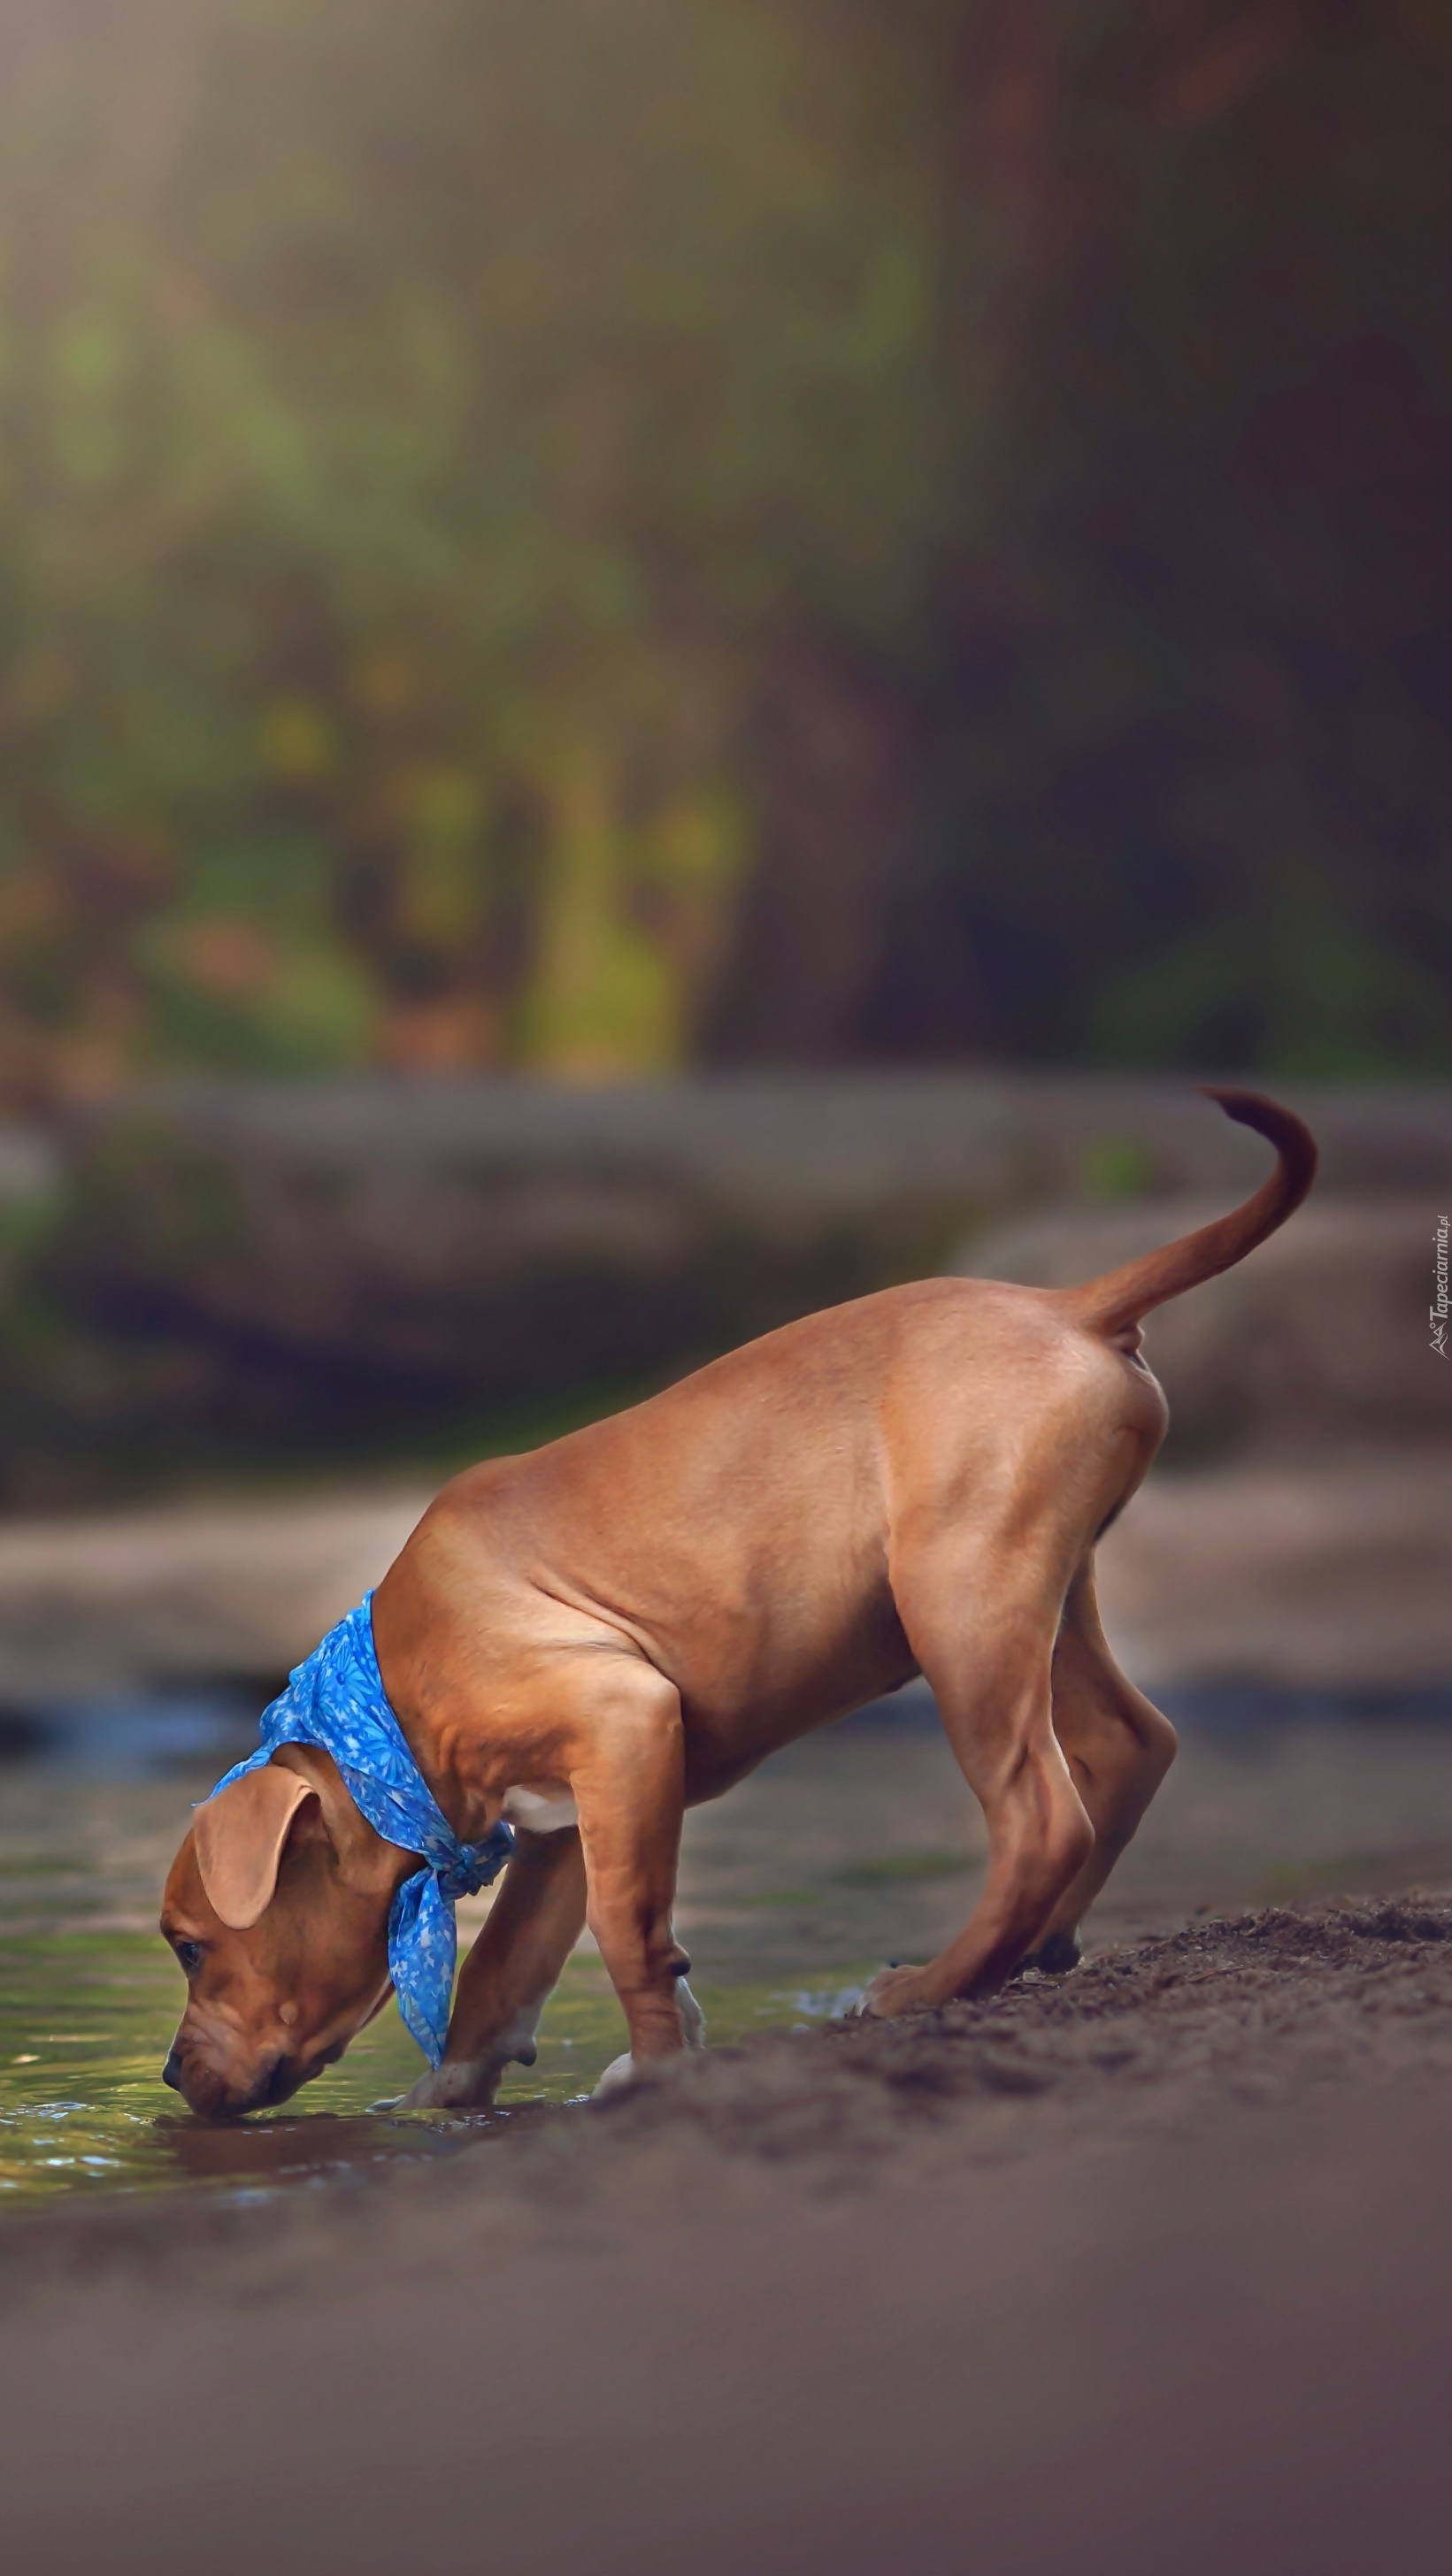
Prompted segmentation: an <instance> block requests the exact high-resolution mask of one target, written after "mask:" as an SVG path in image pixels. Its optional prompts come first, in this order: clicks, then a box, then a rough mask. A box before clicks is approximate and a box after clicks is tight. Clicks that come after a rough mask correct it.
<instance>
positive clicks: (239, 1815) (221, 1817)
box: [192, 1763, 318, 1932]
mask: <svg viewBox="0 0 1452 2576" xmlns="http://www.w3.org/2000/svg"><path fill="white" fill-rule="evenodd" d="M317 1794H318V1793H317V1791H316V1789H315V1788H314V1787H313V1784H312V1782H311V1780H301V1779H299V1777H298V1775H297V1773H296V1772H295V1771H279V1770H275V1769H274V1768H273V1767H272V1765H271V1764H270V1763H269V1764H265V1765H264V1766H263V1768H262V1769H261V1770H260V1771H247V1772H244V1774H243V1776H242V1778H241V1779H240V1780H234V1781H233V1783H232V1785H231V1787H230V1789H219V1790H218V1792H217V1795H216V1796H215V1798H208V1799H207V1801H206V1803H205V1805H204V1806H200V1807H198V1809H197V1812H196V1815H195V1817H194V1819H193V1822H192V1833H193V1835H194V1837H195V1840H196V1850H197V1867H198V1869H199V1870H200V1871H201V1873H202V1886H203V1888H204V1889H205V1891H206V1896H207V1902H208V1904H209V1905H210V1906H211V1908H212V1911H213V1913H214V1914H216V1915H219V1916H220V1918H221V1920H222V1921H223V1922H224V1923H225V1924H226V1925H227V1926H228V1928H229V1930H231V1931H233V1932H246V1931H247V1930H248V1929H249V1928H250V1926H251V1925H252V1924H254V1923H255V1922H256V1921H257V1918H258V1916H259V1914H262V1913H264V1912H265V1911H266V1908H267V1907H268V1906H269V1905H270V1904H271V1902H272V1891H273V1889H274V1888H275V1887H276V1885H277V1869H278V1863H279V1862H280V1860H281V1859H282V1847H283V1844H284V1843H285V1842H286V1840H287V1837H288V1832H289V1830H290V1828H291V1825H292V1820H293V1817H294V1816H295V1815H296V1814H297V1811H298V1809H299V1807H300V1806H301V1805H302V1802H303V1800H304V1798H315V1797H316V1796H317Z"/></svg>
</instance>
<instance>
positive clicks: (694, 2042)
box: [676, 1977, 706, 2048]
mask: <svg viewBox="0 0 1452 2576" xmlns="http://www.w3.org/2000/svg"><path fill="white" fill-rule="evenodd" d="M676 2004H677V2008H678V2010H679V2012H680V2016H681V2029H682V2030H683V2031H684V2033H685V2040H686V2046H687V2048H704V2047H705V2045H706V2016H705V2014H704V2013H703V2012H702V2010H701V2007H700V2005H699V2004H698V2003H697V2001H696V1998H695V1996H694V1995H693V1994H692V1992H691V1989H690V1987H689V1986H688V1985H687V1983H686V1981H685V1978H684V1977H677V1979H676Z"/></svg>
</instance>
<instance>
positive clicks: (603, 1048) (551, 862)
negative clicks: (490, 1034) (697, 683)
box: [518, 754, 748, 1081]
mask: <svg viewBox="0 0 1452 2576" xmlns="http://www.w3.org/2000/svg"><path fill="white" fill-rule="evenodd" d="M626 802H627V800H626V795H625V781H624V776H623V771H622V768H621V767H620V766H617V765H614V764H612V763H611V761H610V760H609V759H608V757H606V756H604V755H602V754H596V755H595V756H594V757H593V758H592V759H581V758H580V757H579V756H578V755H577V757H576V761H575V764H574V765H573V767H572V769H571V770H570V772H569V773H568V774H567V775H566V777H565V778H564V779H563V780H562V781H561V782H560V785H559V788H558V792H557V794H556V796H555V797H554V799H553V802H552V810H551V820H552V825H553V829H552V832H551V836H550V846H549V850H548V853H547V857H546V861H545V867H544V871H543V883H542V885H541V889H540V925H539V943H538V947H537V950H536V955H535V967H534V973H533V976H532V978H531V980H530V983H529V986H528V988H527V991H526V994H525V997H524V1003H523V1007H522V1010H521V1013H520V1023H519V1030H518V1045H519V1052H520V1053H521V1054H522V1056H523V1058H524V1060H525V1061H526V1062H528V1063H531V1064H534V1065H536V1066H537V1067H539V1069H540V1070H542V1071H544V1072H548V1073H552V1074H555V1075H557V1076H561V1077H563V1078H565V1079H568V1080H575V1081H603V1080H610V1079H619V1078H621V1077H624V1076H629V1075H642V1074H654V1073H666V1072H669V1071H671V1070H672V1069H673V1068H675V1067H677V1066H678V1065H680V1064H681V1063H682V1061H683V1060H684V1058H685V1056H686V1054H687V1052H688V1049H689V1044H690V1039H691V1035H692V1020H693V1013H694V1009H695V1006H696V1005H697V1004H698V1002H699V1000H700V997H701V992H702V987H703V984H704V981H705V978H706V975H707V973H708V972H709V969H710V967H711V965H712V964H713V963H714V962H715V959H716V957H717V955H718V953H719V949H720V945H721V941H722V937H723V935H724V931H725V928H726V925H727V923H728V921H729V914H730V899H731V896H732V895H733V893H734V891H735V888H736V885H737V883H738V881H739V878H740V875H741V873H742V870H743V868H744V866H745V862H746V856H747V847H748V843H747V834H746V830H745V824H744V817H743V816H742V814H741V813H740V811H739V809H738V807H737V805H736V802H735V800H734V799H732V798H731V797H729V796H728V795H726V794H725V793H723V792H722V791H720V790H715V789H709V788H708V789H705V790H697V791H696V792H694V793H691V792H684V791H682V792H678V793H676V794H674V795H672V796H669V797H667V798H666V800H665V801H664V802H663V803H662V804H661V805H660V806H659V808H658V809H657V810H656V812H655V813H654V814H652V815H651V816H650V817H649V818H648V819H647V820H646V821H645V822H644V823H643V824H641V823H633V822H632V821H631V820H629V819H628V817H627V813H626V810H625V809H626Z"/></svg>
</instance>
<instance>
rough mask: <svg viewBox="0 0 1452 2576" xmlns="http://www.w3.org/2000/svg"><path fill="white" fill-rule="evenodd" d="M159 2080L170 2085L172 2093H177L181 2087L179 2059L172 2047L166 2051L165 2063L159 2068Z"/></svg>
mask: <svg viewBox="0 0 1452 2576" xmlns="http://www.w3.org/2000/svg"><path fill="white" fill-rule="evenodd" d="M161 2080H162V2082H163V2084H169V2085H170V2086H171V2089H172V2091H173V2093H179V2092H180V2091H181V2089H182V2078H181V2061H180V2059H179V2058H178V2056H177V2053H176V2050H175V2049H174V2048H172V2049H170V2050H168V2052H167V2060H166V2064H165V2066H164V2067H163V2068H162V2070H161Z"/></svg>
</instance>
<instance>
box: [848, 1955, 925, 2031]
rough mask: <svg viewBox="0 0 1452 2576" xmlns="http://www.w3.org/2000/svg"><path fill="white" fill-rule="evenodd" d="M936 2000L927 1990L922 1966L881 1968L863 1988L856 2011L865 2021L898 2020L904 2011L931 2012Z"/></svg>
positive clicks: (860, 2018) (857, 2016) (858, 2016)
mask: <svg viewBox="0 0 1452 2576" xmlns="http://www.w3.org/2000/svg"><path fill="white" fill-rule="evenodd" d="M933 2001H934V1998H933V1997H932V1996H931V1995H929V1994H925V1993H924V1991H923V1972H922V1969H921V1968H879V1970H878V1972H877V1974H876V1976H875V1977H872V1978H870V1979H869V1981H868V1983H867V1984H866V1985H865V1986H864V1987H863V1989H862V1992H861V1994H860V1995H859V1997H858V1999H857V2002H856V2004H855V2005H854V2007H853V2013H854V2018H856V2019H858V2020H862V2021H896V2020H898V2019H899V2017H900V2016H901V2015H902V2014H903V2013H914V2012H927V2011H929V2010H930V2009H931V2007H932V2004H933Z"/></svg>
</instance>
